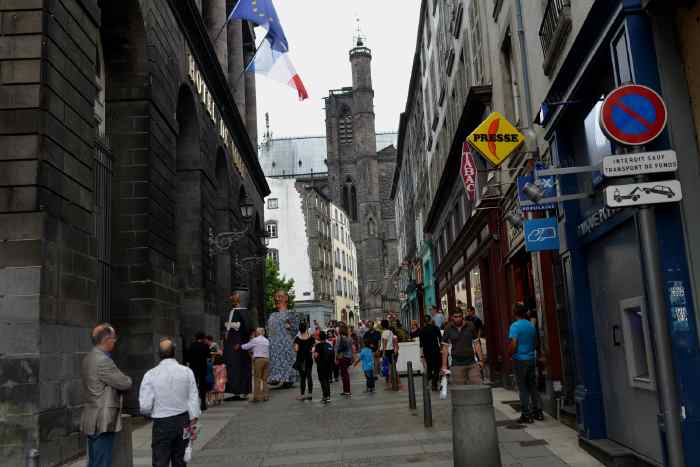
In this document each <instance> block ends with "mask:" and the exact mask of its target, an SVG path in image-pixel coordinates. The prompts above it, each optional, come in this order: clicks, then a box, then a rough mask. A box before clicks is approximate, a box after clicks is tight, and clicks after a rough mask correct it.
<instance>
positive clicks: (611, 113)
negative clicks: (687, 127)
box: [600, 85, 686, 467]
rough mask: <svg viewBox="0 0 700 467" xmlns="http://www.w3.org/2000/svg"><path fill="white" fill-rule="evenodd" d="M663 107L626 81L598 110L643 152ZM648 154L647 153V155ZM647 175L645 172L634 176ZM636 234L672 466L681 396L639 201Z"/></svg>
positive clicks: (657, 260) (679, 465) (634, 150)
mask: <svg viewBox="0 0 700 467" xmlns="http://www.w3.org/2000/svg"><path fill="white" fill-rule="evenodd" d="M666 118H667V111H666V106H665V104H664V102H663V100H662V99H661V97H660V96H659V95H658V94H656V93H655V92H654V91H653V90H651V89H649V88H646V87H644V86H637V85H627V86H621V87H619V88H617V89H615V90H614V91H612V92H611V93H610V94H609V95H608V97H607V98H606V99H605V102H604V103H603V106H602V107H601V110H600V124H601V125H600V126H601V128H602V129H603V131H605V133H606V134H607V135H608V137H610V138H611V139H613V140H615V141H617V142H618V143H622V144H624V145H627V146H628V147H629V149H628V150H627V151H626V153H627V154H630V155H632V154H636V155H638V156H639V157H642V156H641V154H645V153H642V148H641V145H643V144H646V143H648V142H650V141H652V140H654V139H655V138H656V137H658V136H659V135H660V134H661V132H663V130H664V127H665V126H666ZM645 157H646V156H645ZM645 181H648V179H647V177H646V176H645V175H641V176H640V180H638V182H645ZM641 185H644V186H645V184H643V183H641ZM637 219H638V227H639V239H640V246H641V254H642V265H643V266H642V267H643V268H644V281H645V289H646V296H647V301H648V305H649V316H648V318H649V321H650V328H651V331H652V335H653V338H654V346H653V348H654V360H655V364H656V376H657V378H656V380H657V385H656V387H657V391H658V394H659V409H660V413H659V429H660V431H661V433H662V436H663V438H664V439H665V447H666V460H667V463H668V465H669V466H670V467H685V465H686V464H685V458H684V457H685V456H684V453H683V433H682V430H681V416H680V400H679V398H678V386H677V384H676V372H675V369H674V367H673V355H672V350H671V349H672V347H671V336H670V335H669V320H668V313H667V312H666V301H665V298H664V288H663V278H662V277H661V256H660V253H659V244H658V239H657V232H656V216H655V212H654V207H653V206H650V205H649V204H645V205H642V206H640V207H639V214H638V217H637Z"/></svg>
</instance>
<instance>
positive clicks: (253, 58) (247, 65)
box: [232, 35, 267, 89]
mask: <svg viewBox="0 0 700 467" xmlns="http://www.w3.org/2000/svg"><path fill="white" fill-rule="evenodd" d="M265 37H267V35H266V36H265ZM263 42H265V38H263V40H261V41H260V44H258V46H257V47H256V48H255V53H254V54H253V56H252V57H251V58H250V61H249V62H248V63H247V64H245V66H244V67H243V71H242V72H241V74H240V75H238V79H236V83H235V84H234V85H233V86H232V88H233V89H238V85H239V84H240V82H241V78H242V77H243V75H244V74H245V72H246V71H247V70H248V67H249V66H250V65H251V63H253V62H254V61H255V57H256V56H257V55H258V51H259V50H260V47H262V45H263Z"/></svg>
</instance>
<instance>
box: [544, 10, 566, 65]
mask: <svg viewBox="0 0 700 467" xmlns="http://www.w3.org/2000/svg"><path fill="white" fill-rule="evenodd" d="M570 31H571V1H570V0H549V1H548V2H547V8H545V10H544V18H542V25H541V26H540V43H541V44H542V52H543V54H544V64H543V68H544V72H545V74H547V75H549V74H551V73H552V71H553V70H554V67H555V65H556V63H557V59H558V58H559V54H560V53H561V50H562V46H563V45H564V42H566V38H567V37H568V36H569V32H570Z"/></svg>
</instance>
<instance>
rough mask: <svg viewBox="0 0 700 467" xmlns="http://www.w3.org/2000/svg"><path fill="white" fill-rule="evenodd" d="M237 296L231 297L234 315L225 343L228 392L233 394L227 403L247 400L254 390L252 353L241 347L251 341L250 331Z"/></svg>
mask: <svg viewBox="0 0 700 467" xmlns="http://www.w3.org/2000/svg"><path fill="white" fill-rule="evenodd" d="M236 295H237V294H234V295H233V296H232V297H231V300H232V302H233V305H234V308H233V310H232V312H233V315H232V317H231V321H230V326H228V327H229V329H228V331H227V333H226V341H225V343H224V360H225V361H226V372H227V376H228V381H227V382H226V392H228V393H229V394H233V396H231V397H229V398H228V399H226V400H227V401H231V400H234V401H236V400H245V399H246V398H247V397H248V394H250V392H251V389H252V383H251V378H252V376H251V369H252V362H251V359H250V353H249V352H247V351H245V350H243V349H242V348H241V345H243V344H246V343H247V342H248V341H249V340H250V331H249V330H248V326H247V325H246V322H245V319H243V314H242V313H241V309H240V308H238V303H237V302H236V300H235V296H236Z"/></svg>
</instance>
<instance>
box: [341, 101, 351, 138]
mask: <svg viewBox="0 0 700 467" xmlns="http://www.w3.org/2000/svg"><path fill="white" fill-rule="evenodd" d="M338 139H339V140H340V144H343V145H345V144H352V115H351V114H350V108H349V107H348V106H343V109H342V110H341V112H340V118H338Z"/></svg>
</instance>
